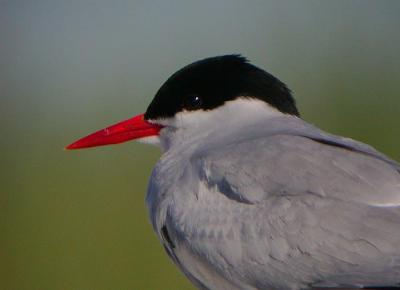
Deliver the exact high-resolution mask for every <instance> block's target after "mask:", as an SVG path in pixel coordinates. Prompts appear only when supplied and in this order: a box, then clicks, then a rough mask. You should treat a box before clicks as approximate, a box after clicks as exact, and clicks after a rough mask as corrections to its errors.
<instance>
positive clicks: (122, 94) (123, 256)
mask: <svg viewBox="0 0 400 290" xmlns="http://www.w3.org/2000/svg"><path fill="white" fill-rule="evenodd" d="M399 15H400V1H396V0H394V1H367V0H360V1H347V0H346V1H340V0H339V1H319V0H314V1H313V0H308V1H282V0H279V1H255V0H254V1H232V0H229V1H228V0H226V1H184V0H182V1H162V0H159V1H132V0H131V1H128V0H114V1H107V0H96V1H90V0H79V1H78V0H72V1H59V0H36V1H29V0H25V1H23V0H0V129H1V133H2V136H1V138H0V149H1V154H0V170H1V174H0V186H1V187H0V289H7V290H13V289H16V290H25V289H26V290H32V289H41V290H46V289H49V290H50V289H51V290H62V289H82V290H83V289H85V290H86V289H95V290H102V289H193V288H192V286H191V285H190V284H189V283H188V282H187V281H186V279H185V278H184V277H183V275H182V274H180V273H179V272H178V270H177V269H176V268H175V267H174V266H173V264H172V262H170V261H169V259H168V258H167V255H166V254H165V253H164V252H163V249H162V247H161V246H160V244H159V243H158V241H157V239H156V236H155V234H154V233H153V231H152V229H151V226H150V224H149V222H148V219H147V211H146V208H145V205H144V197H145V192H146V184H147V180H148V178H149V175H150V172H151V168H152V167H153V165H154V163H155V162H156V160H157V159H158V157H159V156H160V153H159V151H158V150H157V149H156V148H152V147H148V146H145V145H141V144H136V143H127V144H122V145H119V146H111V147H103V148H95V149H91V150H82V151H74V152H68V151H64V150H63V147H64V146H65V145H67V144H69V143H71V142H72V141H74V140H75V139H77V138H78V137H82V136H84V135H86V134H88V133H90V132H92V131H94V130H97V129H100V128H102V127H104V126H106V125H109V124H112V123H114V122H116V121H119V120H122V119H126V118H128V117H131V116H133V115H135V114H138V113H141V112H144V111H145V109H146V106H147V104H149V102H150V100H151V99H152V97H153V96H154V94H155V93H156V91H157V89H158V88H159V87H160V86H161V84H162V83H163V82H164V81H165V80H166V79H167V78H168V77H169V76H170V75H171V74H172V73H173V72H175V71H176V70H177V69H179V68H181V67H182V66H184V65H186V64H188V63H191V62H192V61H195V60H198V59H201V58H205V57H208V56H215V55H221V54H230V53H241V54H243V55H244V56H246V57H248V58H249V59H250V60H251V61H252V62H253V63H254V64H256V65H258V66H260V67H262V68H264V69H266V70H268V71H269V72H271V73H272V74H274V75H276V76H277V77H278V78H280V79H281V80H282V81H284V82H286V83H287V84H288V85H289V87H290V88H291V89H292V90H293V92H294V95H295V97H296V98H297V102H298V105H299V108H300V110H301V112H302V116H303V118H304V119H306V120H308V121H310V122H311V123H314V124H316V125H318V126H320V127H322V128H323V129H326V130H328V131H331V132H334V133H337V134H342V135H345V136H351V137H353V138H356V139H359V140H361V141H364V142H367V143H369V144H371V145H373V146H374V147H376V148H377V149H379V150H381V151H383V152H384V153H386V154H388V155H390V156H392V157H393V158H395V159H397V160H400V127H399V126H398V124H399V122H400V93H399V89H398V87H399V84H400V55H399V52H400V33H399V28H400V17H399Z"/></svg>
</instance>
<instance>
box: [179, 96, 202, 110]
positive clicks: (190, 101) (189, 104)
mask: <svg viewBox="0 0 400 290" xmlns="http://www.w3.org/2000/svg"><path fill="white" fill-rule="evenodd" d="M202 105H203V99H202V98H201V97H200V96H199V95H188V96H186V97H185V99H184V101H183V106H184V108H185V109H187V110H197V109H200V108H201V106H202Z"/></svg>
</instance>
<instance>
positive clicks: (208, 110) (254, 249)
mask: <svg viewBox="0 0 400 290" xmlns="http://www.w3.org/2000/svg"><path fill="white" fill-rule="evenodd" d="M132 139H137V140H139V141H143V142H147V143H151V144H155V145H157V146H159V147H161V149H162V152H163V155H162V157H161V158H160V160H159V161H158V163H157V164H156V166H155V168H154V170H153V173H152V175H151V178H150V182H149V186H148V192H147V197H146V204H147V207H148V211H149V216H150V221H151V223H152V225H153V227H154V230H155V232H156V233H157V236H158V238H159V240H160V241H161V243H162V245H163V246H164V248H165V250H166V252H167V254H168V255H169V257H170V258H171V259H172V260H173V261H174V262H175V264H176V265H177V266H178V267H179V268H180V269H181V271H182V272H183V273H184V274H185V275H186V276H187V277H188V279H190V281H191V282H192V283H193V284H194V285H195V286H196V287H198V288H199V289H230V290H232V289H269V290H278V289H280V290H281V289H284V290H286V289H288V290H289V289H290V290H300V289H312V288H324V287H327V288H379V287H398V286H399V283H400V165H399V164H398V163H396V162H395V161H394V160H392V159H390V158H389V157H387V156H385V155H384V154H382V153H380V152H378V151H376V150H375V149H374V148H372V147H370V146H369V145H366V144H363V143H361V142H357V141H355V140H352V139H349V138H344V137H340V136H336V135H332V134H329V133H326V132H324V131H322V130H321V129H319V128H317V127H315V126H313V125H311V124H309V123H307V122H305V121H304V120H302V119H301V118H300V116H299V113H298V110H297V108H296V104H295V101H294V99H293V97H292V94H291V92H290V90H289V89H288V88H287V87H286V85H285V84H284V83H282V82H281V81H279V80H278V79H277V78H275V77H274V76H272V75H271V74H269V73H268V72H266V71H264V70H262V69H260V68H258V67H256V66H254V65H252V64H250V63H249V62H248V61H247V60H246V59H245V58H244V57H242V56H240V55H225V56H218V57H211V58H207V59H204V60H200V61H197V62H194V63H192V64H190V65H188V66H186V67H184V68H182V69H181V70H179V71H178V72H176V73H175V74H173V75H172V76H171V77H170V78H169V79H168V80H167V81H166V82H165V83H164V84H163V85H162V87H161V88H160V89H159V91H158V92H157V94H156V95H155V97H154V99H153V101H152V102H151V104H150V105H149V107H148V109H147V111H146V113H145V114H142V115H138V116H136V117H133V118H131V119H128V120H125V121H122V122H120V123H118V124H115V125H112V126H110V127H107V128H105V129H103V130H100V131H97V132H95V133H93V134H91V135H89V136H87V137H84V138H82V139H80V140H78V141H76V142H75V143H72V144H71V145H69V146H67V149H78V148H86V147H93V146H100V145H107V144H116V143H121V142H124V141H128V140H132Z"/></svg>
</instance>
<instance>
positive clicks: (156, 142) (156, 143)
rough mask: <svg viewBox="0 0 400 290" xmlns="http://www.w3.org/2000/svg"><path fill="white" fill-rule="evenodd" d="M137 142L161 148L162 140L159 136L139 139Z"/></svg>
mask: <svg viewBox="0 0 400 290" xmlns="http://www.w3.org/2000/svg"><path fill="white" fill-rule="evenodd" d="M136 141H138V142H140V143H143V144H150V145H154V146H157V147H160V146H161V142H160V138H159V137H158V136H149V137H143V138H140V139H137V140H136Z"/></svg>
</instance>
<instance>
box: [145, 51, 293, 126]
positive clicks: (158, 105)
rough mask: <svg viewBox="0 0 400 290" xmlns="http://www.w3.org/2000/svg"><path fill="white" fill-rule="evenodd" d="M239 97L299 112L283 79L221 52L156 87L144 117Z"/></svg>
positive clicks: (206, 106)
mask: <svg viewBox="0 0 400 290" xmlns="http://www.w3.org/2000/svg"><path fill="white" fill-rule="evenodd" d="M238 97H248V98H255V99H259V100H262V101H264V102H266V103H268V104H270V105H271V106H273V107H275V108H276V109H278V110H279V111H281V112H282V113H286V114H291V115H295V116H299V113H298V111H297V108H296V104H295V101H294V99H293V97H292V95H291V92H290V90H289V89H288V88H287V87H286V85H285V84H284V83H282V82H281V81H280V80H278V79H277V78H275V77H274V76H272V75H271V74H269V73H267V72H266V71H264V70H262V69H260V68H258V67H256V66H254V65H252V64H250V63H249V62H248V61H247V59H246V58H244V57H242V56H240V55H224V56H217V57H211V58H206V59H203V60H200V61H197V62H194V63H192V64H190V65H188V66H185V67H184V68H182V69H180V70H179V71H177V72H176V73H174V74H173V75H172V76H171V77H170V78H169V79H168V80H167V81H166V82H165V83H164V84H163V85H162V87H161V88H160V89H159V90H158V92H157V94H156V96H155V97H154V99H153V101H152V102H151V104H150V105H149V107H148V108H147V111H146V114H145V118H146V119H159V118H168V117H173V116H174V115H175V114H176V113H178V112H180V111H184V110H188V111H191V110H212V109H214V108H217V107H219V106H221V105H223V104H224V103H225V102H226V101H230V100H234V99H236V98H238Z"/></svg>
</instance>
